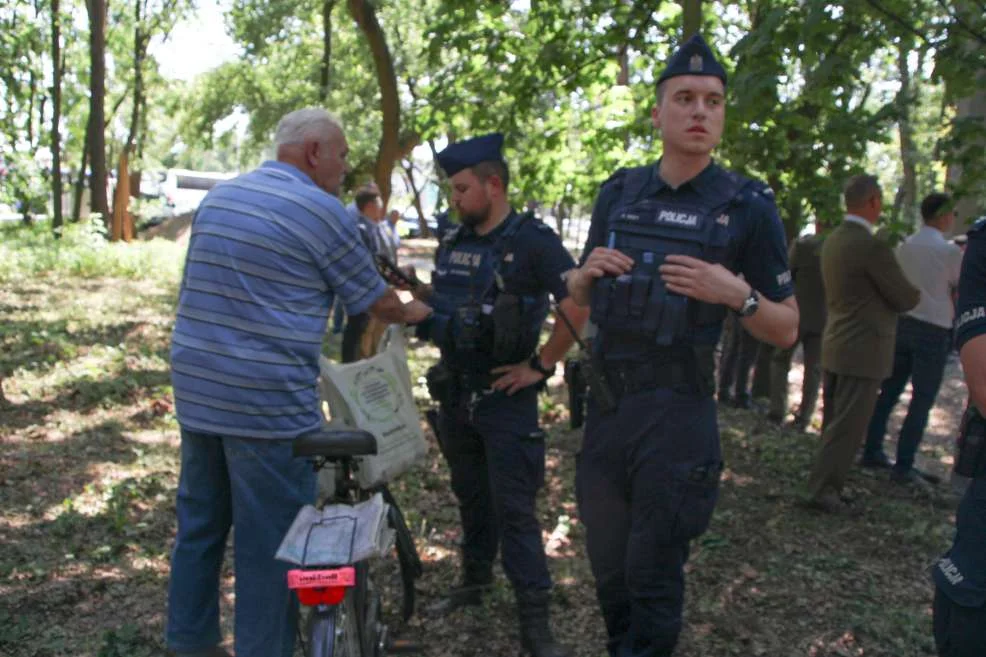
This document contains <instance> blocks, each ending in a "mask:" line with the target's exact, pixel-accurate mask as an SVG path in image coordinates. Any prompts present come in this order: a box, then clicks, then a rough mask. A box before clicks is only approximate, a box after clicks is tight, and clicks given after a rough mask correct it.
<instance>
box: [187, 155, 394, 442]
mask: <svg viewBox="0 0 986 657" xmlns="http://www.w3.org/2000/svg"><path fill="white" fill-rule="evenodd" d="M386 289H387V286H386V284H385V283H384V281H383V279H382V278H381V277H380V275H379V274H378V273H377V270H376V267H375V265H374V262H373V259H372V258H371V257H370V254H369V253H368V252H367V250H366V247H365V246H364V245H363V241H362V240H361V239H360V235H359V230H358V229H357V227H356V222H355V221H353V219H352V217H350V216H349V214H348V213H347V212H346V210H345V208H343V206H342V204H341V203H339V201H338V200H337V199H336V198H335V197H333V196H331V195H329V194H327V193H326V192H324V191H322V190H321V189H319V188H318V187H316V186H315V184H314V183H313V182H312V181H311V179H310V178H309V177H308V176H307V175H305V174H304V173H302V172H301V171H299V170H298V169H296V168H295V167H293V166H291V165H288V164H285V163H283V162H265V163H264V164H263V165H261V166H260V168H258V169H256V170H255V171H251V172H250V173H247V174H244V175H242V176H239V177H238V178H234V179H233V180H229V181H226V182H223V183H221V184H219V185H217V186H216V187H214V188H213V189H212V190H211V191H210V192H209V194H208V195H207V196H206V197H205V199H204V200H203V201H202V204H201V205H200V206H199V209H198V211H197V212H196V215H195V219H194V221H193V222H192V232H191V238H190V241H189V245H188V256H187V260H186V263H185V273H184V276H183V278H182V284H181V291H180V295H179V300H178V317H177V320H176V322H175V329H174V334H173V335H172V339H171V380H172V384H173V386H174V394H175V408H176V412H177V415H178V423H179V424H180V425H181V426H182V427H183V428H185V429H189V430H192V431H199V432H203V433H211V434H218V435H229V436H240V437H249V438H294V437H296V436H298V435H300V434H302V433H305V432H307V431H312V430H315V429H317V428H318V427H319V425H320V423H321V417H320V413H319V408H318V391H317V389H316V379H317V377H318V357H319V353H320V349H321V344H322V336H323V335H324V333H325V327H326V321H327V319H328V315H329V309H330V308H332V302H333V299H334V297H335V295H338V296H339V298H340V300H341V301H342V302H343V304H344V305H345V307H346V312H348V313H349V314H350V315H356V314H359V313H362V312H366V311H367V309H368V308H369V307H370V306H371V305H372V304H373V303H374V302H375V301H376V300H377V299H379V298H380V297H381V296H382V295H383V294H384V292H386Z"/></svg>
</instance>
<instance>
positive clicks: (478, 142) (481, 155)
mask: <svg viewBox="0 0 986 657" xmlns="http://www.w3.org/2000/svg"><path fill="white" fill-rule="evenodd" d="M502 148H503V135H502V134H500V133H499V132H493V133H490V134H488V135H482V136H481V137H473V138H472V139H465V140H463V141H457V142H455V143H454V144H449V145H448V147H447V148H446V149H445V150H443V151H442V152H440V153H439V154H438V165H439V166H440V167H442V169H444V170H445V175H447V176H448V177H449V178H451V177H452V176H454V175H455V174H457V173H459V172H460V171H462V170H463V169H468V168H469V167H472V166H476V165H477V164H479V163H480V162H488V161H490V160H498V161H503V153H502V152H501V150H500V149H502Z"/></svg>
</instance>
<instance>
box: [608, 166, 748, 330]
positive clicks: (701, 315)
mask: <svg viewBox="0 0 986 657" xmlns="http://www.w3.org/2000/svg"><path fill="white" fill-rule="evenodd" d="M649 170H650V167H637V168H633V169H627V172H626V175H625V177H624V180H623V190H622V192H621V195H620V199H619V201H618V202H617V203H616V205H615V210H614V212H613V213H612V214H611V215H610V216H609V221H608V232H607V240H608V241H607V244H606V246H608V247H609V248H613V249H618V250H619V251H622V252H623V253H625V254H626V255H628V256H630V257H631V258H633V261H634V266H633V269H632V270H631V271H630V272H629V273H627V274H624V275H622V276H619V277H612V276H604V277H602V278H600V279H597V280H596V282H595V283H594V287H593V291H592V307H591V315H590V317H591V319H592V322H593V323H594V324H596V325H597V326H598V327H599V328H600V330H602V331H604V332H606V333H610V334H619V333H629V334H632V335H634V336H635V337H637V338H640V337H644V338H645V339H653V340H654V342H655V343H656V344H658V345H660V346H668V345H671V344H673V343H675V342H676V341H681V340H682V339H684V338H686V337H688V336H689V335H690V334H691V333H692V332H693V331H694V330H695V329H696V328H700V327H703V326H707V325H710V324H716V323H718V322H721V321H722V320H723V318H724V317H725V312H726V310H725V308H724V307H723V306H721V305H715V304H708V303H703V302H699V301H696V300H694V299H689V298H688V297H685V296H682V295H679V294H675V293H672V292H670V291H668V289H667V287H666V286H665V283H664V280H663V279H662V278H661V274H660V271H659V270H658V268H659V267H660V266H661V265H662V264H663V263H664V258H665V256H667V255H671V254H675V255H688V256H692V257H694V258H700V259H702V260H705V261H707V262H718V263H722V264H725V265H727V266H728V264H729V263H727V262H726V260H727V258H728V257H729V216H728V214H725V211H726V210H727V209H728V206H729V205H730V204H731V203H732V202H733V200H734V199H735V198H736V197H737V195H738V194H739V193H740V191H742V189H743V188H744V187H746V186H747V185H749V184H751V183H752V181H751V180H749V179H746V178H743V177H741V176H738V175H736V174H734V173H732V172H727V173H726V175H724V176H722V181H721V183H720V185H719V187H718V189H717V193H716V194H715V195H714V196H712V197H711V198H703V199H701V200H700V201H698V202H697V203H680V202H669V201H666V200H663V199H655V198H640V196H641V192H642V191H643V188H644V186H645V185H646V184H647V181H648V178H649Z"/></svg>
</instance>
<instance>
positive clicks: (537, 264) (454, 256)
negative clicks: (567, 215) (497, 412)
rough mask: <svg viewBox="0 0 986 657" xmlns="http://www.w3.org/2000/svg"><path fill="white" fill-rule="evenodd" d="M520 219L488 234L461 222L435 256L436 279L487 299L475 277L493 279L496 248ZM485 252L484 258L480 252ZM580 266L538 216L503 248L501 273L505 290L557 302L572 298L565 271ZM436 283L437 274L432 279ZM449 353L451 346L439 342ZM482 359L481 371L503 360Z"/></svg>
mask: <svg viewBox="0 0 986 657" xmlns="http://www.w3.org/2000/svg"><path fill="white" fill-rule="evenodd" d="M518 220H520V217H519V216H518V215H517V214H516V213H514V212H512V213H511V214H510V216H508V217H507V219H506V220H505V221H503V222H502V223H501V224H500V225H499V226H497V227H496V228H495V229H493V230H492V231H490V232H489V233H487V234H485V235H477V234H476V233H475V231H474V230H473V228H472V227H471V226H465V225H463V226H460V227H459V228H458V229H457V230H458V232H457V233H456V234H455V235H454V236H449V239H448V240H443V242H442V244H441V245H440V246H439V251H438V253H437V254H436V258H435V262H436V270H435V273H434V277H450V278H452V279H453V281H454V284H455V285H456V286H457V287H461V288H463V289H467V290H470V296H472V297H477V298H481V300H482V301H483V302H484V303H487V302H488V300H489V297H488V295H487V294H484V290H482V289H478V288H477V287H475V286H474V285H473V282H474V281H479V280H489V279H490V276H489V272H488V270H489V269H490V268H492V267H493V266H494V262H493V257H492V252H493V250H494V248H495V245H496V244H497V242H498V241H499V240H500V238H501V236H502V234H503V232H504V231H505V230H506V228H507V225H508V223H509V222H510V221H518ZM481 251H485V252H486V254H487V255H486V256H485V257H482V258H480V257H477V253H478V252H481ZM574 267H575V260H574V259H573V258H572V255H571V254H570V253H569V252H568V251H567V250H566V249H565V246H564V245H563V244H562V242H561V240H560V239H559V238H558V235H557V234H556V233H555V231H554V230H552V229H551V227H550V226H548V225H546V224H544V223H542V222H540V221H538V220H535V219H528V220H526V221H524V223H523V224H522V225H521V227H520V229H519V230H518V232H517V233H516V234H514V235H513V236H512V237H510V238H508V239H507V241H506V244H505V245H504V248H503V255H502V264H501V265H500V268H499V271H500V274H501V276H502V278H503V284H504V289H503V291H504V292H506V293H508V294H514V295H517V296H524V297H537V296H540V295H542V294H544V293H548V294H550V295H551V296H553V297H554V299H555V301H561V300H562V299H564V298H566V297H567V296H568V287H567V286H566V284H565V280H564V278H563V275H564V273H565V272H567V271H569V270H570V269H572V268H574ZM432 282H433V283H434V282H435V278H433V279H432ZM439 346H441V347H442V348H443V355H447V352H448V347H449V345H439ZM481 361H482V359H477V360H476V361H475V362H473V363H471V365H472V366H474V367H475V369H476V370H477V371H488V370H489V368H491V367H494V366H495V365H501V364H503V363H495V362H493V361H492V358H490V359H489V360H487V361H485V362H481Z"/></svg>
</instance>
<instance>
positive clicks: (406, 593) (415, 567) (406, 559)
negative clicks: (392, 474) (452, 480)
mask: <svg viewBox="0 0 986 657" xmlns="http://www.w3.org/2000/svg"><path fill="white" fill-rule="evenodd" d="M380 492H381V493H382V494H383V499H384V501H385V502H387V504H388V505H389V506H390V512H389V515H388V520H389V521H390V526H391V527H392V528H393V529H394V531H395V532H396V534H397V538H396V544H397V560H398V562H399V564H400V567H401V588H402V590H403V599H402V600H401V617H402V618H403V619H404V622H405V623H406V622H407V621H408V620H410V618H411V616H413V615H414V605H415V597H416V595H415V593H416V592H415V589H414V582H415V580H416V579H418V578H419V577H421V573H422V572H423V568H422V566H421V557H420V556H419V555H418V548H417V546H416V545H415V544H414V538H413V537H412V536H411V531H410V530H409V529H408V527H407V522H406V521H405V520H404V514H403V513H402V512H401V508H400V506H398V504H397V500H396V499H394V495H393V494H392V493H391V492H390V489H389V488H387V486H383V487H381V489H380Z"/></svg>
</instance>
